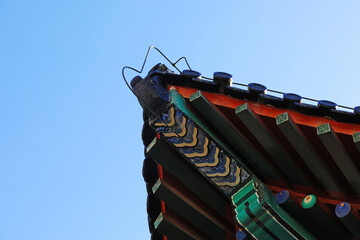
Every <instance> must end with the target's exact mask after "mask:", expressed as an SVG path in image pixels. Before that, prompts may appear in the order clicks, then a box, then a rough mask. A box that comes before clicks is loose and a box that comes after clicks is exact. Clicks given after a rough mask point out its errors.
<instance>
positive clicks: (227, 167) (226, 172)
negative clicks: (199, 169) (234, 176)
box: [206, 157, 230, 177]
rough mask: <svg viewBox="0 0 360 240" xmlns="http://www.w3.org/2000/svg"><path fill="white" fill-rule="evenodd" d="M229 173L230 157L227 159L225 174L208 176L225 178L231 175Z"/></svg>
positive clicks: (210, 175)
mask: <svg viewBox="0 0 360 240" xmlns="http://www.w3.org/2000/svg"><path fill="white" fill-rule="evenodd" d="M229 172H230V159H229V158H228V157H226V162H225V172H223V173H211V174H206V176H208V177H225V176H227V175H229Z"/></svg>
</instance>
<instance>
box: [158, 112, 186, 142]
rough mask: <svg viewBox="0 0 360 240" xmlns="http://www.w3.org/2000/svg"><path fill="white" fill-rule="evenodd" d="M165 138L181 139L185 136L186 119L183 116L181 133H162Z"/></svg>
mask: <svg viewBox="0 0 360 240" xmlns="http://www.w3.org/2000/svg"><path fill="white" fill-rule="evenodd" d="M163 134H164V136H165V137H183V136H185V134H186V118H185V117H184V116H183V120H182V123H181V133H175V132H171V133H163Z"/></svg>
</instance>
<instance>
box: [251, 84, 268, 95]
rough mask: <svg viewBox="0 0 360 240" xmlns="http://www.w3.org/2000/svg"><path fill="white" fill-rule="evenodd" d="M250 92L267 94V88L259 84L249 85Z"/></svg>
mask: <svg viewBox="0 0 360 240" xmlns="http://www.w3.org/2000/svg"><path fill="white" fill-rule="evenodd" d="M248 90H249V91H250V92H256V93H264V94H265V93H266V90H267V88H266V87H265V86H264V85H261V84H259V83H249V84H248Z"/></svg>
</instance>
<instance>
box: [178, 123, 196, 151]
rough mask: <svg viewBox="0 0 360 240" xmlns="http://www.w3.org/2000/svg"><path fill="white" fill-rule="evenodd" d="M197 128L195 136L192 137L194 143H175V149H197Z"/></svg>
mask: <svg viewBox="0 0 360 240" xmlns="http://www.w3.org/2000/svg"><path fill="white" fill-rule="evenodd" d="M197 132H198V130H197V128H196V127H194V133H193V136H192V139H193V141H192V142H190V143H186V142H183V143H174V146H175V147H195V146H196V144H197Z"/></svg>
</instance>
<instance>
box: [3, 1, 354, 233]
mask: <svg viewBox="0 0 360 240" xmlns="http://www.w3.org/2000/svg"><path fill="white" fill-rule="evenodd" d="M359 12H360V2H359V1H329V0H327V1H288V0H284V1H267V0H264V1H222V2H221V1H176V2H175V1H126V2H125V1H106V0H105V1H103V0H102V1H45V0H44V1H38V0H34V1H10V0H0V90H1V93H0V240H15V239H16V240H24V239H26V240H39V239H41V240H42V239H49V240H63V239H67V240H72V239H74V240H75V239H77V240H78V239H87V240H92V239H106V240H108V239H109V240H110V239H111V240H112V239H114V240H115V239H139V240H142V239H149V237H150V235H149V232H148V226H147V217H146V190H145V183H144V182H143V178H142V175H141V171H142V161H143V146H142V142H141V128H142V109H141V108H140V105H139V104H138V103H137V101H136V99H135V97H134V96H132V94H131V93H130V91H129V90H128V89H127V88H126V87H125V84H124V83H123V80H122V77H121V68H122V67H123V66H124V65H130V66H133V67H136V68H139V67H140V66H141V64H142V61H143V58H144V54H145V53H146V50H147V47H148V46H149V45H155V46H157V47H159V48H160V49H161V50H163V51H164V52H165V53H166V54H167V55H168V56H169V58H170V59H173V60H175V59H177V58H179V57H181V56H187V58H188V60H189V62H190V64H191V65H192V67H193V69H195V70H198V71H200V72H202V73H203V75H205V76H212V73H213V72H215V71H225V72H229V73H232V74H233V76H234V81H236V82H241V83H249V82H259V83H262V84H265V85H266V86H268V88H270V89H275V90H280V91H284V92H295V93H298V94H301V95H303V96H307V97H312V98H316V99H328V100H332V101H335V102H337V103H338V104H343V105H347V106H350V107H354V106H357V105H360V97H359V87H360V81H359V80H360V32H359V29H360V14H359ZM160 61H162V62H164V61H163V60H162V59H161V58H160V57H159V55H158V54H157V53H156V52H153V54H152V55H151V56H150V59H149V65H147V66H146V71H148V70H149V69H150V67H151V65H154V64H156V63H157V62H160ZM179 67H180V68H181V69H184V68H185V66H184V65H181V64H180V66H179ZM128 76H129V78H132V77H133V76H134V74H132V73H131V72H128Z"/></svg>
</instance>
